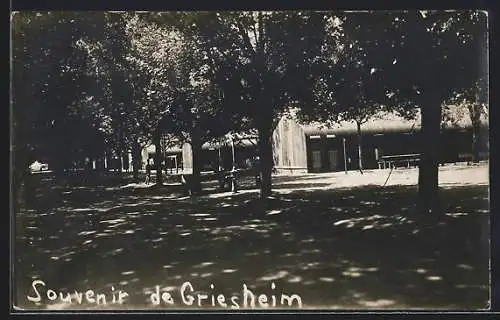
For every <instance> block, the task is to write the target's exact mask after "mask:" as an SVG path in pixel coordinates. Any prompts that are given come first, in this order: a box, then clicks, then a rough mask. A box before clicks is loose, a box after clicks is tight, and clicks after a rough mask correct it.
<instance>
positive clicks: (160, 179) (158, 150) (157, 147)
mask: <svg viewBox="0 0 500 320" xmlns="http://www.w3.org/2000/svg"><path fill="white" fill-rule="evenodd" d="M154 144H155V160H154V161H155V168H156V185H157V186H161V185H163V174H162V170H161V161H162V156H161V135H160V129H159V128H158V129H156V132H155V135H154Z"/></svg>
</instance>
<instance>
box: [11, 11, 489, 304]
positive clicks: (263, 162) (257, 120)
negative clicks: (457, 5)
mask: <svg viewBox="0 0 500 320" xmlns="http://www.w3.org/2000/svg"><path fill="white" fill-rule="evenodd" d="M488 51H489V48H488V13H487V12H486V11H482V10H397V11H396V10H391V11H390V10H373V11H339V10H337V11H314V10H302V11H300V10H275V11H163V12H156V11H150V12H149V11H141V12H134V11H53V12H48V11H44V12H42V11H40V12H36V11H29V12H28V11H18V12H12V14H11V56H10V65H11V83H10V96H11V106H10V108H11V109H10V110H11V119H10V125H11V141H10V145H11V146H10V148H11V149H10V150H11V163H10V175H11V205H12V210H11V230H12V243H11V250H12V254H11V287H12V292H13V294H12V297H11V298H12V299H11V300H12V301H11V307H12V309H15V310H24V311H26V310H28V311H39V310H64V311H67V310H86V311H87V310H160V311H172V310H226V311H228V312H231V311H238V310H252V309H255V310H257V309H267V310H276V309H278V310H280V309H281V310H318V309H328V310H426V309H433V310H436V309H439V310H487V309H489V307H490V289H491V288H490V204H489V116H488V115H489V99H488V94H489V91H488V88H489V83H488Z"/></svg>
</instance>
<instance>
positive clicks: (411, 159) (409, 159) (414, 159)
mask: <svg viewBox="0 0 500 320" xmlns="http://www.w3.org/2000/svg"><path fill="white" fill-rule="evenodd" d="M419 161H420V154H419V153H412V154H397V155H389V156H382V157H380V160H379V161H378V168H379V169H386V168H391V167H392V168H395V167H396V166H397V165H398V164H401V163H405V164H406V167H407V168H410V167H411V166H412V165H413V166H417V164H418V163H419Z"/></svg>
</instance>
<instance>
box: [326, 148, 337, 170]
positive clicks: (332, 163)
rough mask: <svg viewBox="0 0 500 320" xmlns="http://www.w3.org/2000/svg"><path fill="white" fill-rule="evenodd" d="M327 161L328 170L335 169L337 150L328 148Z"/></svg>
mask: <svg viewBox="0 0 500 320" xmlns="http://www.w3.org/2000/svg"><path fill="white" fill-rule="evenodd" d="M328 161H329V162H330V171H336V170H337V164H338V161H339V156H338V151H337V150H328Z"/></svg>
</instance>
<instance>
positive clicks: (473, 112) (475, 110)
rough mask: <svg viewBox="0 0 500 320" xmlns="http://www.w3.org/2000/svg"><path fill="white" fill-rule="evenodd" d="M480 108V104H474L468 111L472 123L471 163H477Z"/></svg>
mask: <svg viewBox="0 0 500 320" xmlns="http://www.w3.org/2000/svg"><path fill="white" fill-rule="evenodd" d="M481 108H482V106H481V105H480V104H474V105H473V106H472V107H470V109H469V114H470V118H471V122H472V162H475V163H477V162H479V149H480V146H479V141H480V134H481V111H482V110H481Z"/></svg>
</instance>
